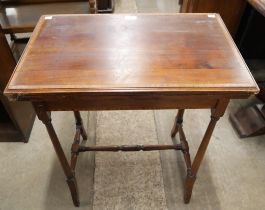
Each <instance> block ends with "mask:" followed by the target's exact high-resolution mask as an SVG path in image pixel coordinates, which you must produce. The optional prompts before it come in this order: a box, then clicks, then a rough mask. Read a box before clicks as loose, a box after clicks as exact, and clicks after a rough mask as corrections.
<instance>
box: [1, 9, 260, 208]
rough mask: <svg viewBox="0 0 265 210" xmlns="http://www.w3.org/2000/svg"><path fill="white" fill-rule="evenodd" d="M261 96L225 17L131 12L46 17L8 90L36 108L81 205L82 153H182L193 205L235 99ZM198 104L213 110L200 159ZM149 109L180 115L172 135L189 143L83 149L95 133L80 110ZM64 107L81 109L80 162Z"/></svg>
mask: <svg viewBox="0 0 265 210" xmlns="http://www.w3.org/2000/svg"><path fill="white" fill-rule="evenodd" d="M165 23H167V24H165ZM91 29H93V30H91ZM62 31H63V32H64V33H62ZM106 34H108V38H106ZM258 91H259V89H258V87H257V85H256V83H255V81H254V79H253V78H252V75H251V73H250V72H249V70H248V68H247V66H246V65H245V63H244V61H243V59H242V57H241V56H240V54H239V52H238V50H237V48H236V46H235V45H234V43H233V40H232V38H231V37H230V35H229V33H228V31H227V29H226V28H225V26H224V24H223V22H222V20H221V18H220V16H219V15H216V14H215V15H213V14H211V15H208V14H172V15H169V14H164V15H153V14H150V15H147V14H146V15H143V14H137V15H126V14H123V15H100V16H98V15H57V16H53V18H52V19H45V17H42V18H41V19H40V21H39V23H38V25H37V26H36V29H35V31H34V33H33V35H32V38H31V40H30V43H29V44H28V47H27V49H26V50H25V53H24V54H23V56H22V58H21V60H20V63H19V64H18V66H17V68H16V71H15V73H14V74H13V77H12V79H11V80H10V82H9V84H8V86H7V88H6V90H5V94H6V95H7V96H8V97H9V98H10V99H11V100H28V101H31V102H33V104H34V106H35V109H36V111H37V115H38V117H39V119H40V120H42V121H43V123H44V124H45V126H46V128H47V130H48V133H49V135H50V138H51V141H52V143H53V146H54V149H55V151H56V153H57V156H58V158H59V160H60V162H61V165H62V168H63V170H64V173H65V176H66V177H67V183H68V185H69V189H70V192H71V195H72V199H73V202H74V204H75V205H76V206H78V205H79V197H78V189H77V183H76V179H75V171H74V169H75V165H76V161H77V156H78V154H79V152H85V151H140V150H144V151H147V150H162V149H175V150H181V151H182V152H183V155H184V160H185V163H186V166H187V178H186V181H185V186H184V187H185V195H184V201H185V203H188V202H189V201H190V198H191V194H192V188H193V185H194V182H195V178H196V175H197V172H198V170H199V167H200V164H201V162H202V159H203V157H204V154H205V152H206V149H207V146H208V144H209V141H210V138H211V135H212V132H213V130H214V127H215V125H216V123H217V121H218V120H219V118H220V117H222V116H223V114H224V112H225V109H226V107H227V105H228V103H229V100H230V99H235V98H248V97H249V96H250V95H252V94H255V93H257V92H258ZM191 108H192V109H200V108H208V109H211V111H212V112H211V119H210V122H209V125H208V128H207V130H206V132H205V135H204V137H203V139H202V142H201V145H200V147H199V149H198V151H197V154H196V156H195V159H194V160H193V161H191V159H190V154H189V146H188V142H187V139H186V137H185V134H184V131H183V128H182V121H183V114H184V109H191ZM139 109H180V111H179V114H178V115H177V118H176V124H175V126H174V128H173V129H172V134H171V135H172V137H173V136H175V135H176V133H177V132H178V133H179V135H180V140H181V144H178V145H121V146H119V145H117V146H90V147H84V146H80V137H81V136H82V135H83V137H84V138H85V137H86V135H84V130H83V127H82V125H81V124H82V121H81V118H80V115H79V113H78V112H77V111H78V110H139ZM58 110H66V111H74V113H75V117H76V122H77V127H76V135H75V138H74V143H73V145H72V158H71V161H70V163H69V162H68V161H67V160H66V157H65V154H64V152H63V151H62V148H61V145H60V142H59V139H58V137H57V135H56V133H55V131H54V128H53V126H52V123H51V117H50V114H51V111H58ZM82 130H83V131H82ZM169 135H170V134H169Z"/></svg>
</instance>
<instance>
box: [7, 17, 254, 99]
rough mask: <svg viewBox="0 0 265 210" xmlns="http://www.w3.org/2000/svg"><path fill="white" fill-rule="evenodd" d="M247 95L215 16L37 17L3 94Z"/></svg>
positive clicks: (242, 68) (249, 80)
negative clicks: (26, 44)
mask: <svg viewBox="0 0 265 210" xmlns="http://www.w3.org/2000/svg"><path fill="white" fill-rule="evenodd" d="M148 92H152V93H154V92H160V93H165V94H166V93H167V94H222V95H226V94H227V95H229V94H232V95H234V96H235V98H236V96H237V95H244V94H245V95H250V94H252V93H256V92H258V87H257V85H256V83H255V81H254V79H253V77H252V75H251V73H250V72H249V70H248V68H247V66H246V64H245V63H244V61H243V59H242V57H241V55H240V53H239V52H238V49H237V48H236V46H235V45H234V43H233V40H232V38H231V37H230V35H229V34H228V32H227V30H226V28H225V26H224V24H223V22H222V20H221V18H220V16H219V15H217V14H137V15H127V14H126V15H125V14H119V15H115V14H110V15H54V16H42V17H41V19H40V20H39V22H38V25H37V26H36V28H35V30H34V32H33V34H32V37H31V40H30V42H29V44H28V46H27V48H26V50H25V52H24V54H23V56H22V58H21V59H20V61H19V64H18V65H17V67H16V69H15V72H14V74H13V76H12V78H11V80H10V81H9V84H8V86H7V88H6V90H5V93H6V95H7V96H9V97H10V98H13V99H17V100H25V99H27V100H34V98H35V97H38V98H39V97H40V96H42V95H43V96H44V95H49V94H50V95H52V94H57V95H59V96H63V95H64V94H72V93H75V94H110V93H111V94H121V93H122V94H126V93H128V94H132V93H148Z"/></svg>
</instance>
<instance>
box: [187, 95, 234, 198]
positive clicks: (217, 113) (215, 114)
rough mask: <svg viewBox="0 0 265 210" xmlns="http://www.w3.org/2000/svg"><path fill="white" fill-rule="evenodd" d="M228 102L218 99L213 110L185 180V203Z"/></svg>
mask: <svg viewBox="0 0 265 210" xmlns="http://www.w3.org/2000/svg"><path fill="white" fill-rule="evenodd" d="M228 103H229V100H226V99H225V100H222V101H218V103H217V105H216V108H215V109H214V110H212V114H211V120H210V123H209V125H208V127H207V129H206V132H205V134H204V136H203V139H202V141H201V144H200V146H199V149H198V151H197V154H196V156H195V158H194V161H193V163H192V166H191V171H190V172H188V173H187V177H186V181H185V192H184V202H185V203H189V201H190V198H191V194H192V189H193V185H194V183H195V180H196V175H197V172H198V170H199V167H200V165H201V162H202V160H203V157H204V154H205V152H206V149H207V146H208V144H209V142H210V138H211V136H212V133H213V130H214V128H215V125H216V123H217V121H218V120H219V118H220V117H222V116H223V114H224V112H225V110H226V107H227V105H228Z"/></svg>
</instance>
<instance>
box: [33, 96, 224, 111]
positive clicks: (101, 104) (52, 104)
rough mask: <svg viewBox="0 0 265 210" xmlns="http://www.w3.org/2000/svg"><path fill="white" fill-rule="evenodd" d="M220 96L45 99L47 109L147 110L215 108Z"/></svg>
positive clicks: (221, 98) (43, 102) (220, 98)
mask: <svg viewBox="0 0 265 210" xmlns="http://www.w3.org/2000/svg"><path fill="white" fill-rule="evenodd" d="M223 99H225V98H223V97H220V96H219V97H218V96H199V95H198V96H176V95H160V96H132V95H131V96H93V97H80V98H76V99H72V100H69V99H67V98H65V99H64V98H61V99H58V100H56V101H55V100H52V101H49V100H44V101H42V102H38V103H42V104H45V109H46V110H47V111H67V110H91V111H92V110H146V109H200V108H202V109H203V108H215V106H216V104H217V102H218V101H219V100H223Z"/></svg>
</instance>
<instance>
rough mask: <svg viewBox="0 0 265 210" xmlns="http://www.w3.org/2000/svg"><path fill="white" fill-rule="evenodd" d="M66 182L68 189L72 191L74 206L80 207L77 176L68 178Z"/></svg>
mask: <svg viewBox="0 0 265 210" xmlns="http://www.w3.org/2000/svg"><path fill="white" fill-rule="evenodd" d="M66 182H67V184H68V187H69V189H70V192H71V195H72V199H73V203H74V205H75V206H77V207H78V206H80V202H79V193H78V186H77V182H76V178H75V176H73V177H71V178H67V180H66Z"/></svg>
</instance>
